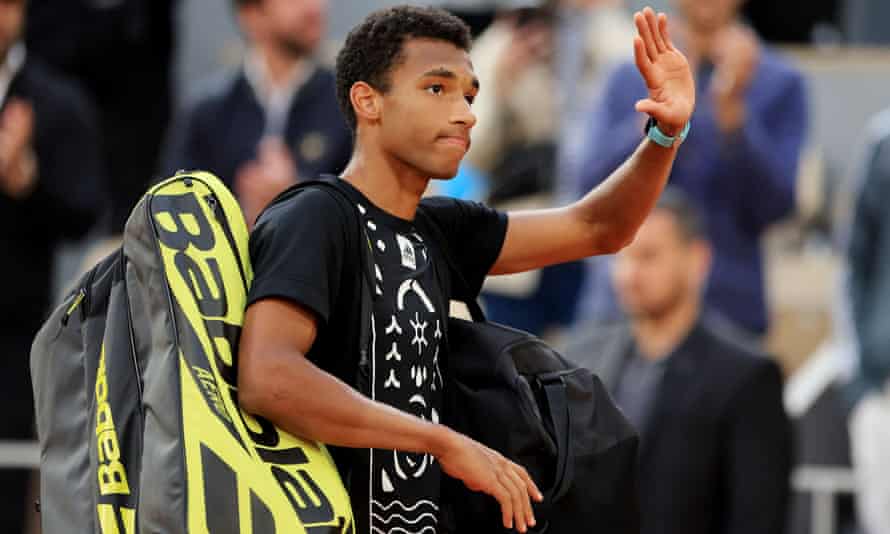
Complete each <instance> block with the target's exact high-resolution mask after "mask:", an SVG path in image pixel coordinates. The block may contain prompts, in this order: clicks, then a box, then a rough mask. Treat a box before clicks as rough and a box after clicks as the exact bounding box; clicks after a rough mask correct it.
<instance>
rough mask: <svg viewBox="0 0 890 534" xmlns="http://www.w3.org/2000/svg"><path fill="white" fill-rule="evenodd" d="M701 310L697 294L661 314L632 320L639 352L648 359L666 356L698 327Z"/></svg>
mask: <svg viewBox="0 0 890 534" xmlns="http://www.w3.org/2000/svg"><path fill="white" fill-rule="evenodd" d="M699 313H700V307H699V301H698V297H697V296H695V295H692V296H689V297H686V298H684V299H682V300H681V301H680V302H678V303H677V305H676V306H674V307H673V308H672V309H671V310H670V311H668V312H666V313H664V314H662V315H660V316H648V317H638V318H635V319H634V320H633V325H632V328H633V331H634V336H635V338H636V341H637V345H638V346H639V349H640V353H641V354H642V355H643V356H644V357H645V358H647V359H649V360H659V359H661V358H664V357H667V356H668V355H669V354H670V353H671V352H672V351H673V350H674V349H675V348H677V346H678V345H679V344H680V343H682V342H683V340H684V339H685V338H686V336H688V335H689V332H690V331H691V330H692V328H693V327H694V326H695V323H696V321H697V320H698V317H699Z"/></svg>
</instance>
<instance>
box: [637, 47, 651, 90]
mask: <svg viewBox="0 0 890 534" xmlns="http://www.w3.org/2000/svg"><path fill="white" fill-rule="evenodd" d="M634 62H635V63H636V64H637V69H639V71H640V74H642V75H643V79H644V80H645V81H646V85H647V86H648V85H649V78H650V77H651V74H652V61H651V60H650V59H649V56H648V55H647V54H646V45H645V44H643V39H641V38H640V37H639V36H637V37H634Z"/></svg>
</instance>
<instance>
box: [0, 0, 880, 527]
mask: <svg viewBox="0 0 890 534" xmlns="http://www.w3.org/2000/svg"><path fill="white" fill-rule="evenodd" d="M424 3H427V2H424ZM440 3H443V4H444V5H445V7H448V8H449V9H452V10H453V11H454V12H456V13H457V14H459V15H461V16H463V17H465V19H466V20H467V21H468V22H469V23H470V24H471V26H472V27H473V29H474V31H475V32H476V33H477V36H476V40H475V44H474V47H473V50H472V54H471V55H472V61H473V65H474V69H475V71H476V74H477V75H478V77H479V79H480V80H481V83H482V91H481V92H480V94H479V96H478V98H477V99H476V101H475V103H474V105H473V109H474V112H475V114H476V115H477V118H478V122H477V126H476V127H475V128H474V131H473V144H472V149H471V151H470V153H469V154H468V155H467V157H466V159H465V161H464V164H463V165H462V167H461V169H460V172H459V174H458V175H457V176H456V177H455V178H454V179H453V180H451V181H448V182H442V183H436V184H434V186H433V189H434V191H431V193H434V194H445V195H452V196H459V197H462V198H469V199H477V200H484V201H485V202H488V203H490V204H491V205H493V206H495V207H498V208H501V209H506V210H509V209H523V208H531V207H534V208H542V207H549V206H557V205H562V204H565V203H568V202H571V201H573V200H576V199H578V198H580V197H581V196H583V195H585V194H586V193H588V192H589V191H590V190H591V189H592V188H594V187H597V186H601V187H609V184H608V180H607V179H608V176H609V174H610V173H611V171H612V170H614V169H615V167H616V166H617V165H619V164H620V163H621V162H622V161H624V159H625V158H626V157H627V156H628V155H629V154H630V153H631V152H632V151H633V149H634V148H635V147H636V146H637V144H638V143H639V142H640V140H641V139H642V137H643V129H644V125H645V122H646V117H644V116H642V115H641V114H639V113H637V112H635V110H634V103H635V102H636V101H637V100H639V99H641V98H643V97H644V96H645V95H646V88H645V86H644V85H643V82H642V79H641V77H640V76H639V74H638V73H637V72H636V68H635V66H634V64H633V61H632V46H631V44H632V40H633V35H634V33H635V29H634V28H633V25H632V19H631V16H630V13H631V10H632V9H636V8H639V7H641V6H642V5H645V4H648V5H653V7H656V8H662V9H667V10H668V11H669V12H670V13H671V17H672V18H671V26H670V28H671V33H672V37H673V39H674V41H675V42H676V43H677V44H678V45H679V46H680V48H681V49H682V50H683V52H684V53H685V54H686V56H687V57H688V59H689V61H690V63H691V65H692V66H693V72H694V73H695V77H696V85H697V90H698V97H697V107H696V111H695V114H694V115H693V119H692V129H691V133H690V135H689V137H688V138H687V139H686V141H685V144H684V146H683V147H682V148H681V149H680V152H679V156H678V158H677V160H676V163H675V166H674V169H673V172H672V174H671V178H670V183H669V187H668V190H666V192H665V194H664V195H663V198H662V199H661V201H660V202H659V204H658V205H657V206H656V208H655V210H654V211H653V213H652V215H651V216H650V217H649V219H648V220H647V221H646V223H645V224H644V225H643V227H642V228H641V229H640V231H639V233H638V236H637V239H636V240H635V241H634V242H633V243H632V244H631V245H630V246H628V247H627V248H626V249H624V250H622V251H621V252H620V253H618V254H616V255H615V256H613V257H601V258H591V259H590V260H589V261H585V262H577V263H570V264H564V265H559V266H556V267H551V268H547V269H543V270H541V271H537V272H532V273H523V274H520V275H511V276H506V277H492V278H490V279H489V280H488V281H487V282H486V285H485V288H484V292H483V301H484V304H485V308H486V311H487V313H488V315H489V318H490V319H492V320H495V321H498V322H503V323H507V324H510V325H512V326H515V327H518V328H522V329H525V330H528V331H530V332H533V333H535V334H538V335H541V336H544V337H545V338H547V339H548V340H550V341H551V342H552V343H554V344H555V345H557V346H559V347H560V348H562V349H563V350H564V352H565V354H566V356H568V357H569V358H570V359H572V360H574V361H575V362H576V363H578V364H581V365H585V366H587V367H590V368H591V369H593V370H595V371H596V372H597V374H598V375H599V376H600V378H601V379H602V380H603V382H604V383H605V384H606V385H607V386H608V388H609V389H610V392H611V393H612V395H613V397H614V399H615V400H616V402H617V403H618V405H619V406H620V407H621V408H622V410H623V411H624V412H625V414H626V415H627V417H628V418H629V419H630V420H631V421H632V422H633V423H634V425H635V426H636V427H637V429H638V430H639V431H640V434H641V436H642V449H641V477H642V478H641V484H640V488H641V494H640V499H641V501H640V502H641V507H642V511H643V534H654V533H659V534H669V533H677V534H680V533H683V534H696V533H702V534H704V533H718V532H719V533H736V532H738V533H740V534H741V533H763V534H771V533H775V534H779V533H783V532H788V533H789V534H792V533H793V534H796V533H801V534H803V533H805V532H810V529H811V528H813V524H812V523H811V521H810V517H811V514H810V511H811V509H812V506H814V505H815V504H814V502H813V500H812V499H810V498H809V496H807V495H804V494H803V493H805V492H803V491H802V490H801V488H800V487H798V486H795V484H794V480H796V479H798V478H800V477H796V476H795V475H794V474H795V473H796V472H797V471H796V470H797V469H799V468H801V467H802V466H834V467H842V468H843V467H851V466H852V467H853V468H854V473H855V475H854V477H855V486H856V492H855V497H849V496H842V497H837V498H836V499H835V500H834V504H836V505H837V506H836V507H834V508H835V510H836V512H837V513H836V514H834V519H833V523H834V524H832V525H831V528H832V529H833V530H832V531H833V532H838V533H840V532H844V533H850V534H852V533H857V532H858V533H861V534H887V533H890V515H888V513H890V512H888V510H890V482H888V481H890V211H884V209H883V208H884V204H883V203H884V202H885V199H886V198H890V196H888V197H885V196H884V194H888V195H890V109H888V111H886V112H884V113H880V114H876V115H875V116H874V117H873V118H872V119H871V120H870V122H869V124H868V126H867V127H865V128H863V129H862V131H860V132H856V135H858V136H859V137H861V142H859V143H858V144H859V150H858V155H857V156H856V157H855V158H853V157H851V158H850V162H849V163H850V164H851V165H850V168H851V169H852V170H851V171H850V172H841V173H840V174H843V175H844V176H849V179H848V180H844V181H843V185H840V186H839V185H831V186H826V185H824V184H822V185H821V186H820V187H821V189H823V190H825V189H827V190H830V191H828V193H826V192H825V191H823V194H824V195H828V194H833V193H837V191H838V190H843V193H844V194H841V193H837V194H836V195H835V196H836V197H838V198H844V199H847V200H845V201H844V202H845V203H846V204H845V206H843V207H841V208H837V206H834V205H832V206H830V207H826V205H828V204H830V203H829V202H825V201H823V202H822V204H821V205H822V207H821V208H817V212H818V213H816V215H812V214H810V216H809V217H804V216H803V215H802V213H801V212H802V211H803V210H802V205H804V204H805V202H803V201H802V200H801V199H802V198H803V197H806V191H809V190H810V189H809V188H811V187H812V184H811V183H810V182H808V181H807V180H806V176H808V174H812V173H809V171H810V170H812V165H810V164H809V163H808V162H811V161H813V160H814V158H813V157H812V154H811V152H813V151H814V150H816V152H818V147H816V148H815V149H814V148H813V147H814V143H813V141H812V135H811V132H812V129H813V123H814V122H815V121H816V120H817V119H821V118H820V117H817V116H815V115H814V112H813V98H812V90H811V80H810V79H809V76H808V75H807V74H806V73H805V71H804V70H803V69H802V68H801V67H800V65H798V61H797V59H795V58H796V57H798V56H797V55H795V54H792V53H789V52H788V49H787V47H785V46H780V45H787V44H789V43H791V44H793V45H794V46H795V47H798V48H797V51H798V52H800V47H803V49H804V52H801V53H806V52H805V50H824V49H826V47H828V48H832V49H837V48H838V47H845V46H852V45H857V46H859V45H869V46H873V45H878V46H882V45H888V44H890V30H888V29H887V28H886V23H885V22H886V20H888V17H890V7H888V6H890V3H887V2H886V0H846V1H844V0H818V1H806V2H805V1H802V0H801V1H791V0H787V1H784V2H772V1H770V0H763V1H759V0H749V1H747V2H746V1H744V0H653V1H652V2H637V1H622V0H538V1H533V0H512V1H507V0H501V1H498V2H495V1H483V0H463V1H452V2H440ZM377 4H380V5H377ZM383 4H384V3H383V2H376V3H375V2H373V1H364V2H353V1H351V0H232V1H231V2H228V3H225V7H224V8H220V7H219V6H217V7H215V8H213V9H215V10H216V11H217V12H218V11H219V10H220V9H224V10H225V11H226V13H227V16H228V17H229V20H228V22H229V23H232V22H233V23H234V26H235V27H236V28H237V30H238V33H239V34H240V38H241V41H240V42H241V43H242V45H241V46H240V47H239V50H240V51H241V53H240V54H237V57H238V58H239V59H238V60H237V61H232V62H231V63H232V64H231V65H229V66H228V67H226V68H222V69H220V71H219V72H218V73H215V74H213V75H211V76H209V77H208V78H207V79H204V77H201V79H193V78H191V77H190V73H189V71H188V70H187V69H186V70H185V71H183V69H182V68H181V67H180V69H179V72H180V74H179V77H180V78H182V79H178V80H177V79H176V76H175V75H174V73H175V72H176V68H175V67H176V66H175V65H174V63H175V58H177V57H182V54H181V53H180V54H179V55H177V46H180V45H182V44H183V43H185V42H186V39H185V38H186V37H188V38H189V42H195V41H196V40H197V41H200V40H201V39H202V38H203V39H204V40H205V41H207V42H217V41H215V40H214V39H215V34H216V33H217V31H223V29H222V28H216V27H214V26H213V25H212V24H210V25H207V26H205V25H203V20H204V19H203V18H201V17H200V16H199V17H198V18H199V19H200V20H199V21H198V23H197V24H191V25H190V26H189V25H186V24H184V23H183V22H182V21H181V20H180V19H179V17H181V16H183V15H182V14H183V13H185V12H186V11H187V10H190V12H195V11H196V10H197V12H198V13H199V15H200V12H201V11H200V10H201V9H209V8H207V4H206V3H203V2H198V1H197V0H194V1H190V0H181V1H179V2H177V1H175V0H64V1H63V0H0V258H5V259H6V261H5V263H4V264H3V267H2V268H0V269H2V272H3V274H4V275H5V276H6V279H7V289H6V291H4V292H3V293H2V295H3V296H2V297H0V304H2V306H0V316H2V319H3V320H2V321H0V350H2V351H3V355H4V358H3V360H2V365H3V372H0V381H2V382H0V391H2V392H3V395H4V399H5V400H6V401H7V405H8V406H10V407H11V408H9V409H7V411H6V414H5V416H4V417H3V419H2V421H0V441H2V440H26V439H32V437H33V413H32V412H31V409H30V406H31V403H32V401H31V399H32V396H31V395H32V393H31V390H30V380H29V379H28V352H29V348H30V343H31V339H32V338H33V335H34V333H35V332H36V330H37V329H38V328H39V326H40V324H41V322H42V320H43V318H44V317H45V316H46V312H47V310H48V308H49V306H51V304H52V303H53V302H54V300H55V298H56V295H54V294H53V289H52V288H53V287H54V286H53V280H54V278H53V276H54V275H53V273H54V272H58V262H57V258H58V254H57V251H58V250H59V249H60V247H61V246H63V245H64V244H66V243H70V242H72V241H79V242H81V243H86V245H85V246H86V247H87V248H89V247H90V246H94V245H95V244H96V243H102V246H101V248H102V249H103V250H107V248H108V246H109V243H111V244H112V245H113V244H114V243H115V242H117V240H118V239H119V236H120V235H121V234H122V232H123V231H124V228H125V223H126V220H127V217H128V215H129V213H130V211H131V210H132V208H133V207H134V206H135V204H136V202H137V201H138V199H139V198H140V196H141V194H142V192H143V191H144V190H145V189H146V187H147V186H148V185H149V184H151V183H152V182H153V181H156V180H157V179H159V178H163V177H166V176H169V175H171V174H172V173H173V172H175V171H176V170H178V169H204V170H209V171H211V172H213V173H215V174H216V175H217V176H219V177H220V178H221V179H222V180H223V182H224V183H226V184H227V185H228V186H229V187H230V188H231V189H232V191H233V192H234V193H235V194H236V196H237V198H238V200H239V202H240V203H241V206H242V208H243V210H244V213H245V217H246V219H247V221H248V225H251V223H252V222H253V220H254V219H255V218H256V216H257V215H258V214H259V213H260V211H261V210H262V209H263V207H264V206H265V205H266V204H267V203H268V202H269V201H270V200H271V199H272V198H274V196H275V195H276V194H277V193H279V192H280V191H282V190H283V189H285V188H287V187H288V186H289V185H291V184H294V183H296V182H297V181H299V180H304V179H311V178H314V177H316V176H318V175H319V174H322V173H328V174H336V173H339V172H340V171H341V170H342V169H343V168H344V166H345V165H346V163H347V162H348V159H349V157H350V154H351V150H352V138H351V134H350V132H349V129H348V128H347V126H346V123H345V121H344V119H343V117H342V116H341V113H340V111H339V109H338V105H337V99H336V94H335V74H334V72H333V70H332V67H331V64H330V57H331V54H330V53H329V52H328V51H327V49H330V48H333V49H336V42H337V40H338V39H342V37H343V36H342V35H333V36H332V35H331V34H330V32H329V31H328V28H329V26H335V25H336V24H334V23H335V22H337V21H336V20H329V19H331V17H332V16H334V15H336V14H340V13H350V14H352V15H353V16H354V17H355V18H360V17H362V16H364V15H365V14H366V13H367V12H368V11H369V10H370V9H371V8H375V7H382V5H383ZM390 4H391V3H390ZM352 12H355V13H352ZM206 20H208V21H209V20H214V19H212V18H210V17H208V18H207V19H206ZM329 22H330V23H331V24H329ZM188 32H193V33H194V32H196V34H190V35H187V36H186V35H183V34H185V33H188ZM331 43H333V44H331ZM863 53H865V52H863ZM882 57H883V58H884V62H883V63H882V62H881V61H878V62H876V63H875V64H874V65H875V67H874V68H876V69H881V68H883V69H887V71H888V76H887V78H886V79H887V80H890V66H888V65H890V52H888V54H887V55H886V56H882ZM883 93H886V89H884V90H883ZM845 105H846V104H845V102H844V101H843V100H839V101H837V102H834V103H833V104H832V108H831V109H832V110H833V112H834V113H838V114H839V115H843V113H844V109H845ZM884 105H886V106H890V96H888V97H886V102H884ZM821 120H823V122H824V119H821ZM831 120H834V119H829V123H830V122H831ZM815 161H817V162H818V155H817V156H816V157H815ZM817 165H818V164H817ZM806 184H809V185H806ZM835 211H837V212H839V213H841V215H838V216H835V214H834V212H835ZM783 228H784V229H785V230H786V234H785V235H791V236H793V237H791V238H786V239H785V241H780V242H779V244H778V245H775V244H773V245H770V244H769V243H774V242H773V241H771V240H770V236H772V235H775V234H776V233H777V232H779V233H780V232H781V230H782V229H783ZM789 228H790V230H788V229H789ZM814 242H816V243H818V244H819V245H815V246H821V247H824V248H827V249H828V250H829V254H830V255H832V256H833V257H836V258H838V265H840V268H839V272H840V276H839V278H840V279H841V282H839V283H838V286H837V287H838V288H839V290H838V293H837V296H836V297H834V298H833V299H832V303H831V304H832V306H831V310H830V311H831V322H832V325H833V326H832V327H830V328H827V329H825V331H824V332H821V333H820V334H819V337H820V340H821V339H823V338H824V339H825V342H824V343H822V344H821V345H819V346H818V349H817V350H815V351H813V350H810V351H808V354H807V355H805V357H802V358H798V360H795V361H794V362H793V364H789V362H788V359H787V358H783V356H784V355H783V353H782V350H783V346H782V345H781V344H779V345H777V344H775V343H773V341H774V339H775V338H776V332H779V331H782V332H784V331H786V329H785V326H784V324H779V321H780V319H778V317H779V314H777V312H776V310H775V309H772V308H771V302H772V299H771V298H770V289H769V288H770V287H771V286H770V274H769V273H770V269H771V267H770V266H771V260H770V258H773V257H782V256H783V255H785V256H787V255H788V254H789V253H788V250H789V247H791V248H792V249H793V250H794V251H795V253H796V254H798V255H800V254H802V252H801V251H802V250H804V249H805V248H806V247H808V246H810V247H811V246H814V245H813V243H814ZM788 243H792V245H789V244H788ZM96 254H97V253H88V254H87V258H88V259H85V260H83V261H85V262H86V263H89V262H90V261H92V259H89V258H96ZM98 254H101V252H99V253H98ZM69 270H70V269H69ZM791 270H792V274H791V276H790V277H789V280H788V284H792V285H793V284H794V283H795V282H797V280H795V277H796V276H797V274H796V273H794V272H793V269H791ZM786 271H787V269H786ZM66 274H67V277H64V276H63V278H66V279H67V278H70V277H71V276H73V274H74V273H72V272H68V273H66ZM801 276H803V274H801ZM57 277H58V275H57ZM835 282H836V280H835V279H834V278H832V277H825V276H823V277H816V278H815V280H812V281H808V282H805V283H806V284H810V285H811V286H813V287H811V288H806V289H808V290H809V289H811V290H812V291H818V290H819V288H818V287H816V286H830V285H832V284H834V283H835ZM779 283H780V284H782V283H785V282H779ZM63 284H64V283H63ZM790 335H791V337H792V338H793V337H794V336H795V335H796V336H797V337H801V336H804V337H805V336H806V335H808V334H806V333H800V332H797V333H796V334H795V333H794V332H793V331H792V333H791V334H790ZM817 341H818V340H817ZM817 345H818V344H817ZM815 347H816V345H812V346H811V348H815ZM809 353H812V354H809ZM813 376H815V377H816V378H810V377H813ZM800 384H804V385H803V386H801V385H800ZM799 391H805V392H806V393H805V394H799ZM801 398H803V399H804V400H803V401H801V400H800V399H801ZM0 460H2V458H0ZM29 476H30V474H29V473H28V472H27V471H23V470H17V469H3V468H0V492H2V493H4V495H3V496H2V498H0V531H2V532H9V533H18V532H23V531H24V529H25V522H26V513H25V512H24V510H25V509H26V506H25V498H23V495H28V494H29V493H28V490H27V487H28V484H29Z"/></svg>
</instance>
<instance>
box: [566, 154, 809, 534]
mask: <svg viewBox="0 0 890 534" xmlns="http://www.w3.org/2000/svg"><path fill="white" fill-rule="evenodd" d="M684 148H685V147H684ZM710 263H711V245H710V244H709V243H708V241H707V237H706V236H705V231H704V228H703V226H702V222H701V218H700V217H699V216H698V213H697V211H696V210H695V208H694V206H693V204H692V202H691V201H690V200H689V199H688V198H687V197H686V196H685V195H682V194H681V193H679V192H678V191H676V190H673V191H672V190H670V189H666V190H665V192H664V193H663V195H662V197H661V199H660V200H659V202H658V204H657V205H656V207H655V209H654V210H653V212H652V214H651V215H650V216H649V218H648V219H647V220H646V222H644V223H643V226H641V227H640V230H639V231H638V232H637V236H636V239H635V240H634V242H633V243H632V244H631V245H629V246H628V247H627V248H625V249H624V250H622V251H621V252H619V254H618V256H617V259H616V262H615V269H614V284H615V288H616V290H617V292H618V295H619V297H620V301H621V304H622V306H623V308H624V310H625V312H626V313H627V315H628V317H629V320H628V321H619V322H617V323H612V324H596V325H593V326H590V325H585V329H584V334H582V336H581V337H579V338H576V339H575V340H574V341H573V342H572V343H571V344H570V345H569V347H568V348H567V350H566V351H565V352H566V355H567V357H568V358H569V359H571V360H573V361H575V362H576V363H578V364H581V365H584V366H586V367H588V368H590V369H592V370H593V371H594V372H596V373H597V374H598V375H599V376H600V377H601V378H602V380H603V382H604V383H605V384H606V386H607V387H608V388H609V390H610V391H611V393H612V395H613V397H614V398H615V401H616V402H617V404H618V406H619V407H620V408H621V409H622V410H623V411H624V412H625V414H626V415H627V417H628V419H629V420H630V421H631V422H633V423H634V424H635V425H636V426H637V428H638V430H639V431H640V437H641V448H640V454H641V457H640V476H641V480H640V492H641V495H640V505H641V507H640V509H641V514H640V516H641V518H642V529H641V533H642V534H656V533H657V534H731V533H732V534H752V533H755V532H756V533H757V534H781V533H782V532H783V529H784V526H785V514H786V506H787V502H788V497H789V483H790V481H789V477H790V470H791V454H792V453H791V451H792V444H791V427H790V422H789V420H788V417H787V415H786V414H785V410H784V406H783V403H782V376H781V373H780V371H779V367H778V366H777V365H776V364H775V362H773V361H772V360H770V359H769V358H767V357H766V356H765V355H763V354H761V353H759V352H756V350H754V349H752V348H749V347H748V346H746V345H743V344H741V343H739V342H737V341H736V340H735V339H733V338H732V337H730V336H729V335H728V334H727V333H726V332H724V331H723V329H722V327H720V326H718V325H717V324H715V323H713V322H711V321H710V319H708V318H706V317H705V316H703V310H702V293H703V290H704V287H705V284H706V280H707V278H708V272H709V268H710Z"/></svg>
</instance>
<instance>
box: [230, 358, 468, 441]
mask: <svg viewBox="0 0 890 534" xmlns="http://www.w3.org/2000/svg"><path fill="white" fill-rule="evenodd" d="M265 360H266V361H267V363H266V364H265V365H264V367H265V369H264V370H263V371H262V374H261V376H263V377H264V378H265V379H264V380H263V382H262V383H261V384H257V385H254V386H252V387H250V386H248V387H247V388H246V389H247V390H248V391H262V394H260V395H256V394H253V395H250V394H248V395H244V394H242V395H241V397H240V400H241V403H242V405H244V406H245V408H246V409H247V410H248V411H250V412H252V413H256V414H257V415H261V416H263V417H265V418H267V419H269V420H270V421H272V422H273V423H274V424H275V425H276V426H278V427H280V428H282V429H284V430H286V431H287V432H289V433H291V434H294V435H297V436H301V437H304V438H307V439H312V440H317V441H320V442H323V443H327V444H330V445H337V446H341V447H355V448H380V449H392V450H404V451H411V452H429V453H432V454H433V455H434V456H440V455H441V454H443V452H444V451H445V450H446V449H448V447H449V446H450V443H451V439H452V437H453V436H452V434H453V432H452V431H451V430H449V429H447V428H446V427H444V426H442V425H438V424H434V423H431V422H427V421H424V420H422V419H420V418H418V417H415V416H413V415H411V414H408V413H405V412H402V411H400V410H397V409H395V408H393V407H391V406H387V405H385V404H382V403H379V402H376V401H373V400H371V399H369V398H367V397H365V396H363V395H361V394H360V393H359V392H357V391H356V390H355V389H353V388H352V387H350V386H349V385H347V384H346V383H344V382H343V381H341V380H339V379H337V378H336V377H334V376H332V375H330V374H329V373H326V372H325V371H323V370H321V369H319V368H318V367H316V366H315V365H313V364H312V363H311V362H309V361H308V360H306V359H305V358H304V357H302V356H298V355H297V356H295V355H280V356H274V355H268V356H266V357H265ZM244 390H245V388H244V387H242V388H241V391H244Z"/></svg>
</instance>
